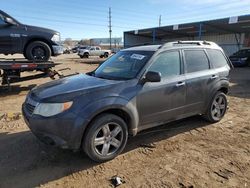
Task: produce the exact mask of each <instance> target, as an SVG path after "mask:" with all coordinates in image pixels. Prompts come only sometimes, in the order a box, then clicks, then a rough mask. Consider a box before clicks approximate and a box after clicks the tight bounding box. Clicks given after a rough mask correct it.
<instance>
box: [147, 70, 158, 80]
mask: <svg viewBox="0 0 250 188" xmlns="http://www.w3.org/2000/svg"><path fill="white" fill-rule="evenodd" d="M145 81H146V82H160V81H161V73H160V72H153V71H148V72H147V73H146V75H145Z"/></svg>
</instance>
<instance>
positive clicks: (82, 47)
mask: <svg viewBox="0 0 250 188" xmlns="http://www.w3.org/2000/svg"><path fill="white" fill-rule="evenodd" d="M88 48H89V46H79V47H78V48H77V53H79V51H80V50H86V49H88Z"/></svg>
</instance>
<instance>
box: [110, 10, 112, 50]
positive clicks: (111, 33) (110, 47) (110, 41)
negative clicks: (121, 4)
mask: <svg viewBox="0 0 250 188" xmlns="http://www.w3.org/2000/svg"><path fill="white" fill-rule="evenodd" d="M111 35H112V25H111V7H109V49H110V50H111V44H112V42H111V39H112V38H111Z"/></svg>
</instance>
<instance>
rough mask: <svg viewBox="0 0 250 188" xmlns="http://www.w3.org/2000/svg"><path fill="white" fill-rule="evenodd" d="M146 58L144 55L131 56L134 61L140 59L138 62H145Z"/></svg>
mask: <svg viewBox="0 0 250 188" xmlns="http://www.w3.org/2000/svg"><path fill="white" fill-rule="evenodd" d="M144 57H145V56H144V55H141V54H132V55H131V56H130V58H132V59H138V60H143V58H144Z"/></svg>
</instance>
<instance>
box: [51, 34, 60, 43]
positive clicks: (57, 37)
mask: <svg viewBox="0 0 250 188" xmlns="http://www.w3.org/2000/svg"><path fill="white" fill-rule="evenodd" d="M51 40H52V41H53V42H59V41H60V40H61V38H60V35H59V34H54V35H53V37H52V38H51Z"/></svg>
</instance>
